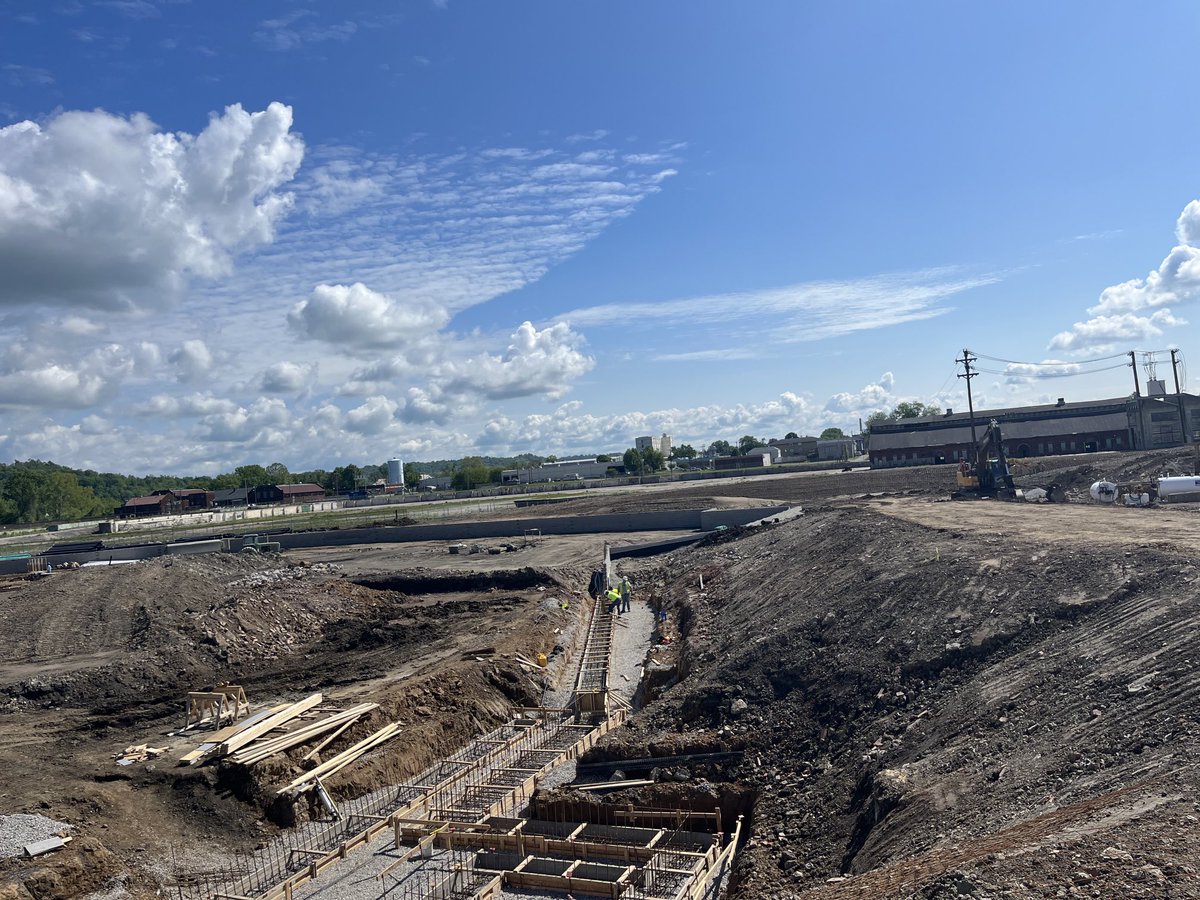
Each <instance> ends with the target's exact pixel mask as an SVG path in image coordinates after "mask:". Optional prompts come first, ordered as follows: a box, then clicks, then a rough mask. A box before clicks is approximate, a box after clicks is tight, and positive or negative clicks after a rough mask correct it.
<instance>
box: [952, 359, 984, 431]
mask: <svg viewBox="0 0 1200 900" xmlns="http://www.w3.org/2000/svg"><path fill="white" fill-rule="evenodd" d="M976 359H978V357H975V356H972V355H971V351H970V350H967V349H964V350H963V355H962V359H956V360H955V362H956V363H962V367H963V370H962V372H961V373H960V374H959V376H958V377H959V378H965V379H967V413H968V415H969V417H970V419H969V420H970V422H971V448H972V450H974V448H975V446H976V440H975V400H974V399H973V398H972V397H971V379H972V378H974V377H975V376H976V375H978V374H979V373H978V372H972V371H971V363H973V362H975V360H976Z"/></svg>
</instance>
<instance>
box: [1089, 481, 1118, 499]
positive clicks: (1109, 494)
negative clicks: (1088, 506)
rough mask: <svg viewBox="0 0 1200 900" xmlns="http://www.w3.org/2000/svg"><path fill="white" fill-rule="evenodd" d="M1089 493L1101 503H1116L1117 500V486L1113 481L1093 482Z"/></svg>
mask: <svg viewBox="0 0 1200 900" xmlns="http://www.w3.org/2000/svg"><path fill="white" fill-rule="evenodd" d="M1088 493H1089V494H1091V495H1092V499H1093V500H1096V501H1098V502H1100V503H1115V502H1116V500H1117V486H1116V485H1115V484H1113V482H1111V481H1097V482H1095V483H1093V484H1092V486H1091V487H1090V488H1089V489H1088Z"/></svg>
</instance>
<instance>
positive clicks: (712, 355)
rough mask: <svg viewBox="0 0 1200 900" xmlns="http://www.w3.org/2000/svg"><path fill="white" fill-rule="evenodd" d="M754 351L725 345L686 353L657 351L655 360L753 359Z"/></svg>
mask: <svg viewBox="0 0 1200 900" xmlns="http://www.w3.org/2000/svg"><path fill="white" fill-rule="evenodd" d="M755 355H756V354H755V352H754V351H753V350H751V349H750V348H749V347H726V348H723V349H715V350H691V351H689V352H687V353H659V354H657V355H656V356H654V360H655V362H730V361H733V360H739V359H753V358H754V357H755Z"/></svg>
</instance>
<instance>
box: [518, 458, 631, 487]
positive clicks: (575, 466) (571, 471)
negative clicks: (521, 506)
mask: <svg viewBox="0 0 1200 900" xmlns="http://www.w3.org/2000/svg"><path fill="white" fill-rule="evenodd" d="M614 458H615V457H614ZM620 465H621V464H620V462H596V458H595V457H592V456H589V457H587V458H585V459H560V460H556V461H555V462H544V463H542V464H541V465H540V466H525V467H522V468H520V469H505V470H504V471H503V472H501V473H500V483H501V484H537V483H540V482H544V481H583V480H586V479H591V478H604V477H605V476H607V475H608V470H609V469H611V468H613V467H614V466H615V467H620Z"/></svg>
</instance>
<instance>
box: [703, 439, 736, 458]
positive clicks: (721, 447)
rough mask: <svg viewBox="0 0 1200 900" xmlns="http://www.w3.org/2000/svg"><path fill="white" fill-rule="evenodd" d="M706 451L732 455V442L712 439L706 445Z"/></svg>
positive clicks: (717, 454) (718, 454) (716, 454)
mask: <svg viewBox="0 0 1200 900" xmlns="http://www.w3.org/2000/svg"><path fill="white" fill-rule="evenodd" d="M708 452H709V453H712V454H714V455H715V456H733V444H731V443H729V441H713V442H712V443H711V444H709V445H708Z"/></svg>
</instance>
